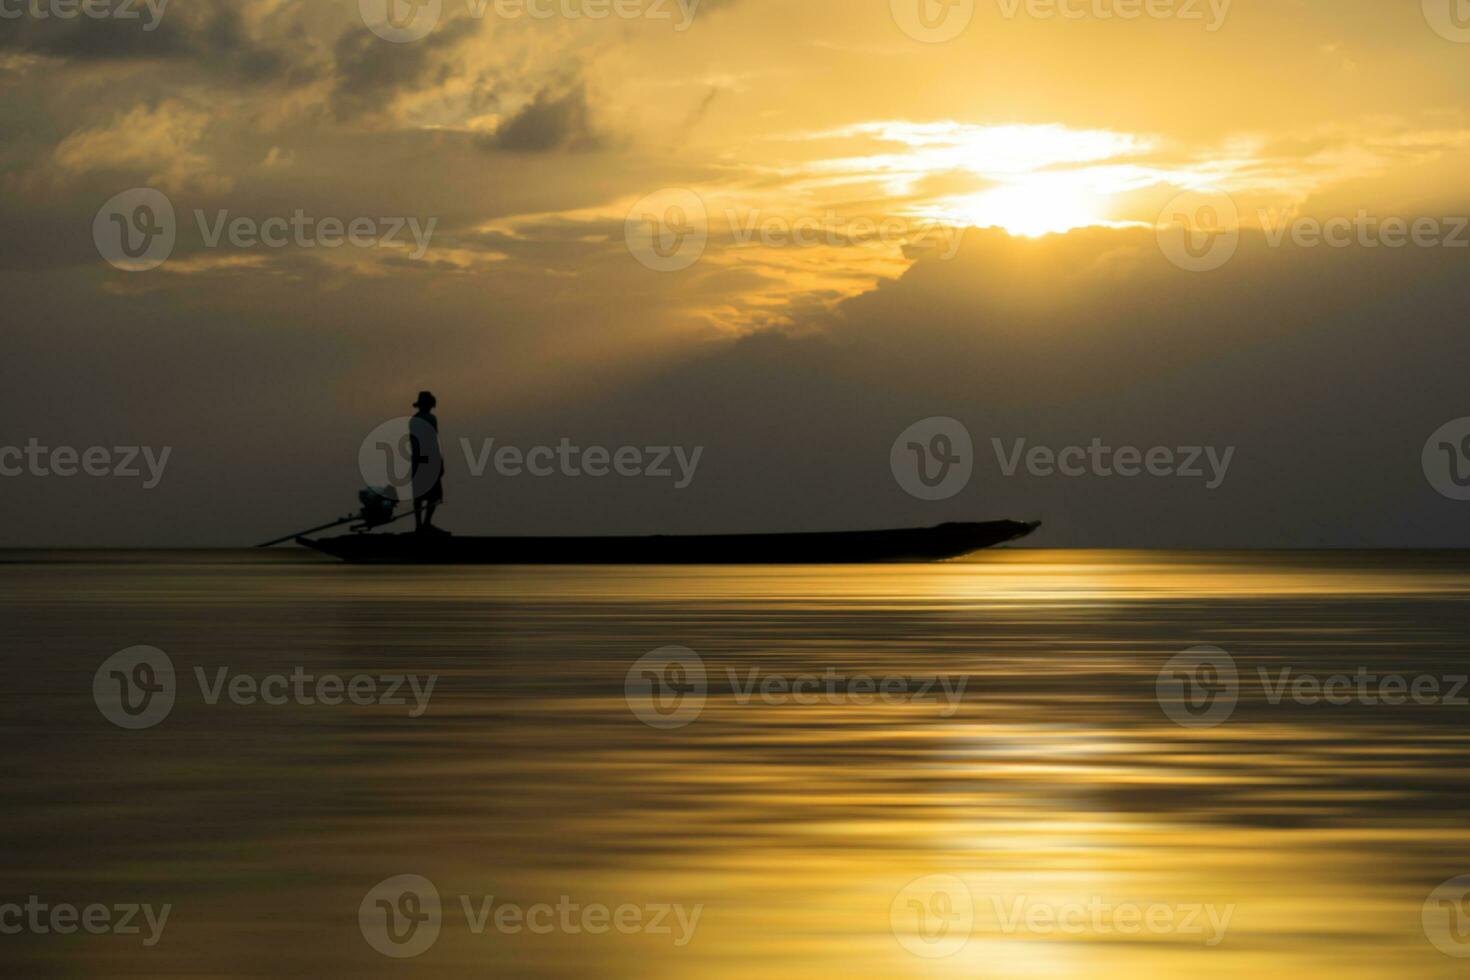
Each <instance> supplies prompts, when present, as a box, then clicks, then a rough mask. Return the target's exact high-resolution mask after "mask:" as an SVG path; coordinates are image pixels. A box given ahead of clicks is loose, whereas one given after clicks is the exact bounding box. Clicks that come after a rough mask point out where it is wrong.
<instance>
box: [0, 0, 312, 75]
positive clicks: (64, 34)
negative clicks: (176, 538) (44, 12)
mask: <svg viewBox="0 0 1470 980" xmlns="http://www.w3.org/2000/svg"><path fill="white" fill-rule="evenodd" d="M121 3H122V0H117V2H115V3H114V4H112V7H114V8H119V9H122V8H121ZM126 9H132V10H136V11H137V12H138V13H139V18H138V19H120V18H117V17H103V18H93V17H78V18H76V19H71V20H63V19H59V18H56V17H48V18H44V19H38V18H33V17H23V18H20V19H17V20H14V21H6V22H5V27H4V31H3V33H0V50H10V51H14V52H19V53H26V54H36V55H42V56H45V57H50V58H59V59H63V60H66V61H71V62H76V63H94V62H104V63H105V62H126V61H162V62H169V61H174V62H186V63H191V64H194V65H197V66H199V67H202V68H205V69H207V70H210V71H223V72H227V73H230V74H232V75H235V76H237V77H239V78H242V79H245V80H247V81H252V82H269V81H279V80H284V79H288V78H293V77H296V78H299V77H300V76H299V71H300V69H299V68H293V66H292V63H291V59H290V58H289V57H288V56H287V54H286V53H285V52H283V51H279V50H276V49H274V48H272V47H271V46H269V45H268V44H266V43H264V42H261V41H259V40H257V39H255V38H253V37H251V35H250V33H249V31H248V30H247V29H246V27H245V22H244V20H243V18H242V17H241V15H240V12H239V10H238V9H237V8H236V7H235V6H232V5H230V4H226V3H218V4H210V5H208V6H197V5H196V6H191V7H186V6H184V5H183V4H178V5H176V6H175V5H170V6H168V7H166V8H164V16H162V17H161V18H160V19H159V20H157V22H156V23H154V22H152V21H151V15H150V14H149V12H148V10H147V8H146V7H145V6H144V5H143V4H141V3H138V4H134V5H132V6H131V7H130V8H126Z"/></svg>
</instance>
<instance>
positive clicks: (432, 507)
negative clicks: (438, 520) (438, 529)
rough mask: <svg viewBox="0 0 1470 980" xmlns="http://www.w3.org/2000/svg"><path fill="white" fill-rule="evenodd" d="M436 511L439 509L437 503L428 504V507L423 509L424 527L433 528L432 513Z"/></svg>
mask: <svg viewBox="0 0 1470 980" xmlns="http://www.w3.org/2000/svg"><path fill="white" fill-rule="evenodd" d="M438 509H439V504H438V503H437V502H435V503H430V504H429V505H428V506H426V507H425V508H424V527H433V526H434V511H436V510H438Z"/></svg>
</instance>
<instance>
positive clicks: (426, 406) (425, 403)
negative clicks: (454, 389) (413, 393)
mask: <svg viewBox="0 0 1470 980" xmlns="http://www.w3.org/2000/svg"><path fill="white" fill-rule="evenodd" d="M438 404H439V399H437V398H435V397H434V393H433V392H432V391H421V392H419V400H418V401H416V402H414V403H413V407H414V408H417V409H419V410H420V411H424V412H432V411H433V410H434V409H435V407H436V406H438Z"/></svg>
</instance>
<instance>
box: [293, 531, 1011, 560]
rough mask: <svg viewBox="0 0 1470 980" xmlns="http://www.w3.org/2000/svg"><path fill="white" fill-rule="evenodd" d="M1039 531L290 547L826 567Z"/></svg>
mask: <svg viewBox="0 0 1470 980" xmlns="http://www.w3.org/2000/svg"><path fill="white" fill-rule="evenodd" d="M1039 526H1040V524H1039V522H1035V523H1021V522H1018V521H989V522H985V523H980V524H940V525H939V526H937V527H928V528H913V529H905V530H896V531H849V532H836V533H821V534H727V535H698V536H690V537H646V538H638V537H598V538H532V537H509V538H462V537H457V536H455V535H450V534H433V533H430V534H346V535H341V536H339V537H331V538H307V537H298V538H296V539H295V540H296V543H297V544H300V545H303V546H304V547H307V548H311V549H314V550H316V551H319V552H321V553H322V554H325V555H331V556H332V557H333V558H339V559H341V560H342V561H346V562H352V563H355V564H376V565H808V564H810V565H827V564H865V563H882V562H929V561H943V560H945V559H948V558H959V557H960V556H962V555H968V554H970V553H971V552H973V551H979V550H981V549H983V548H991V547H994V546H995V545H998V544H1004V543H1005V542H1007V541H1014V540H1016V539H1018V538H1023V537H1025V536H1026V535H1028V534H1030V533H1031V532H1032V531H1034V530H1036V528H1037V527H1039Z"/></svg>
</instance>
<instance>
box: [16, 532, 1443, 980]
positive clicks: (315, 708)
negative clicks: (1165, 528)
mask: <svg viewBox="0 0 1470 980" xmlns="http://www.w3.org/2000/svg"><path fill="white" fill-rule="evenodd" d="M35 557H37V556H32V558H35ZM72 557H73V559H75V557H76V556H72ZM143 558H144V559H146V560H137V561H131V562H124V563H119V562H116V561H105V562H103V561H89V560H74V561H73V562H72V563H69V564H64V565H61V564H54V563H52V564H34V563H33V564H11V565H0V580H3V585H4V588H3V590H0V596H3V597H0V603H3V605H4V606H5V616H6V622H7V623H10V624H12V626H11V628H10V629H9V631H8V635H7V636H6V637H5V639H4V641H3V649H4V651H5V662H6V664H7V665H8V666H9V667H10V670H8V671H7V676H10V677H14V678H18V681H17V683H16V685H15V686H14V687H13V688H12V690H11V691H10V692H8V694H7V695H6V696H5V698H4V704H5V712H4V718H5V734H6V738H5V749H4V756H5V762H6V763H7V765H6V769H7V771H9V772H10V773H11V774H12V775H11V776H10V778H9V779H8V780H7V785H6V788H5V790H4V793H5V797H4V800H5V803H6V813H7V816H6V821H5V826H6V830H5V836H6V853H7V854H8V855H10V856H9V857H8V859H7V864H6V866H5V868H4V869H3V871H0V884H3V891H4V894H5V895H11V896H14V895H19V896H22V897H24V896H26V895H30V894H36V893H40V894H45V895H50V896H53V898H54V899H55V900H57V901H61V900H67V901H73V902H77V903H79V904H80V903H83V902H85V901H93V900H96V901H114V900H116V901H124V900H129V898H130V897H131V898H132V899H133V900H138V901H154V902H171V903H172V904H173V905H174V906H175V911H174V912H173V915H172V918H171V920H170V924H169V926H168V931H167V933H166V935H165V937H164V939H163V940H162V941H161V942H160V943H159V944H158V945H157V946H156V947H154V948H151V949H144V948H141V946H140V944H139V943H137V942H136V941H132V940H129V939H127V938H124V937H114V936H106V937H61V936H33V935H21V936H14V937H12V936H5V937H0V944H3V945H4V946H5V947H6V948H7V952H8V953H10V954H13V958H14V961H15V962H18V963H21V964H23V965H24V968H25V972H27V973H29V974H30V975H38V976H40V975H95V976H111V975H129V974H131V975H170V974H178V975H228V974H233V975H243V974H272V975H279V974H282V973H290V974H297V975H336V974H347V975H364V976H378V975H383V976H388V975H395V976H408V975H423V976H502V975H504V976H526V977H573V976H577V977H582V976H589V975H597V976H628V977H633V976H637V977H675V976H677V977H687V976H696V975H697V976H711V977H741V978H746V977H756V976H760V977H795V976H810V975H818V976H854V977H864V976H872V977H981V976H983V977H999V978H1032V977H1116V976H1124V977H1129V978H1150V977H1177V976H1185V975H1187V976H1197V977H1207V978H1208V977H1239V976H1250V975H1257V974H1260V975H1275V974H1278V973H1283V972H1289V973H1294V974H1297V975H1301V976H1323V977H1328V976H1330V977H1338V978H1357V977H1389V976H1393V977H1400V976H1418V977H1439V976H1444V977H1449V976H1458V975H1461V974H1462V971H1463V970H1464V969H1465V964H1464V962H1462V961H1460V960H1458V959H1455V958H1452V957H1449V956H1446V955H1444V954H1443V953H1441V952H1440V951H1438V950H1437V949H1436V948H1435V947H1434V945H1432V944H1431V941H1430V938H1429V937H1428V936H1427V935H1426V930H1425V927H1424V925H1423V922H1422V910H1423V906H1424V903H1425V899H1426V897H1427V896H1428V895H1429V892H1430V890H1431V889H1433V888H1434V887H1435V886H1436V885H1438V884H1440V883H1441V882H1442V881H1444V880H1446V879H1449V878H1452V877H1454V876H1456V875H1459V874H1461V873H1465V872H1470V832H1467V828H1470V824H1467V821H1466V816H1467V813H1470V780H1467V778H1466V775H1465V773H1466V761H1467V736H1466V734H1465V733H1466V725H1465V722H1466V720H1467V712H1466V710H1465V708H1464V707H1461V706H1458V705H1455V704H1429V705H1420V704H1413V703H1408V704H1403V705H1387V704H1374V705H1367V704H1361V703H1355V704H1347V705H1331V704H1315V705H1307V704H1302V703H1295V702H1293V701H1291V700H1290V699H1287V700H1284V701H1282V702H1281V703H1278V704H1273V703H1272V702H1271V700H1270V698H1269V697H1268V695H1269V693H1270V689H1269V684H1268V683H1266V681H1265V680H1263V676H1262V674H1261V672H1262V671H1264V672H1265V678H1270V677H1272V676H1277V672H1278V671H1279V670H1281V669H1282V668H1283V667H1291V668H1292V669H1293V671H1294V672H1295V673H1297V674H1301V673H1313V674H1320V675H1327V674H1334V673H1346V674H1352V673H1353V672H1354V671H1357V670H1358V669H1359V668H1360V667H1361V668H1366V669H1367V670H1370V671H1377V672H1379V673H1386V672H1393V673H1398V674H1403V675H1406V676H1409V677H1413V676H1416V675H1420V674H1432V675H1434V676H1437V677H1442V678H1444V677H1452V676H1454V675H1457V674H1464V673H1466V671H1467V662H1470V657H1467V655H1466V639H1467V630H1470V617H1467V612H1470V562H1467V561H1466V560H1464V559H1462V558H1460V557H1458V556H1452V555H1443V554H1418V555H1397V556H1391V555H1370V554H1275V555H1270V554H1215V555H1186V554H1170V555H1158V554H1147V553H1122V552H1102V553H1055V552H1024V551H1008V552H996V553H993V554H989V555H985V556H982V557H980V558H978V559H976V560H973V561H970V562H964V563H956V564H949V565H942V566H924V567H892V568H870V569H861V568H858V569H852V568H846V569H844V568H820V569H813V568H800V569H560V570H558V569H483V570H420V571H402V570H391V569H353V568H345V567H339V566H335V565H330V564H320V563H316V562H314V561H303V560H298V559H296V558H278V559H274V560H270V561H265V562H261V561H259V560H250V561H246V560H244V559H243V558H242V557H241V556H230V555H214V556H208V555H199V556H192V557H190V558H188V559H180V558H178V557H177V556H173V557H168V556H143ZM137 643H148V644H152V645H155V646H158V647H160V648H162V649H164V650H166V651H167V652H168V653H169V654H170V656H171V657H172V658H173V659H174V660H175V662H176V665H177V667H178V669H179V673H180V676H181V693H180V695H179V700H178V704H177V705H176V707H175V709H174V711H173V712H172V713H171V714H170V716H169V717H168V719H167V721H166V722H165V723H164V724H162V725H160V726H159V727H158V728H156V729H152V730H148V731H142V732H125V731H121V730H119V729H116V728H114V727H112V726H110V725H109V724H108V723H107V722H106V721H105V720H104V719H102V718H101V717H100V716H99V714H98V712H97V710H96V708H95V706H94V705H93V704H92V703H91V701H90V697H91V686H90V685H91V675H92V672H93V671H94V670H95V669H96V667H97V664H99V663H100V662H101V661H102V660H103V659H104V658H105V657H106V656H108V655H109V654H111V653H112V652H114V651H115V650H118V649H121V648H123V647H125V646H129V645H132V644H137ZM1200 644H1212V645H1216V646H1218V647H1221V648H1223V649H1225V650H1227V651H1229V653H1230V654H1231V655H1232V656H1233V657H1234V658H1235V661H1236V662H1237V664H1238V665H1239V668H1240V679H1241V687H1240V703H1239V705H1238V706H1237V708H1236V710H1235V712H1234V713H1233V715H1232V716H1231V717H1230V719H1229V720H1228V721H1227V722H1226V723H1224V724H1222V725H1220V726H1219V727H1214V728H1186V727H1181V726H1180V725H1178V724H1176V723H1175V722H1173V721H1171V720H1170V718H1169V717H1168V716H1166V714H1165V713H1164V712H1163V711H1162V710H1161V709H1160V706H1159V704H1158V702H1157V700H1156V698H1155V690H1156V688H1155V684H1156V680H1157V676H1158V672H1159V670H1160V668H1161V667H1162V666H1163V664H1164V663H1165V662H1166V661H1167V660H1168V659H1169V658H1170V657H1172V656H1173V655H1174V654H1176V653H1179V652H1180V651H1182V650H1185V649H1187V648H1190V647H1194V646H1197V645H1200ZM669 645H679V646H683V647H688V648H690V649H692V650H694V651H696V652H697V653H698V655H699V656H700V658H701V659H702V661H703V663H704V665H705V667H706V669H707V671H708V696H707V700H706V701H705V704H704V707H703V710H702V712H701V713H700V714H699V715H698V717H697V718H696V719H695V720H694V721H693V722H692V723H691V724H689V725H688V726H687V727H683V728H679V729H675V730H659V729H655V728H652V727H649V726H648V725H645V724H643V723H641V722H640V721H639V719H638V718H637V717H636V716H635V714H634V713H633V711H631V710H630V706H629V703H628V701H627V699H626V697H625V681H626V679H627V675H628V671H629V668H630V666H631V665H632V664H633V663H634V662H635V661H636V660H637V659H638V658H639V657H641V656H642V655H644V654H645V653H648V652H649V651H651V650H654V649H656V648H661V647H665V646H669ZM296 665H305V666H306V668H307V669H308V670H310V671H313V672H316V673H325V672H333V673H337V674H341V675H344V676H348V675H353V674H357V673H367V674H374V675H381V674H386V673H403V672H420V673H435V674H437V675H438V676H439V680H438V683H437V686H436V689H435V692H434V695H433V699H432V706H431V709H430V710H429V711H428V713H427V714H425V715H424V716H423V717H421V718H418V719H412V718H409V717H407V716H406V712H405V711H404V709H401V708H389V707H387V706H383V705H371V706H350V705H342V706H336V707H328V706H325V705H320V704H318V705H310V706H306V705H288V706H280V707H274V706H266V705H259V704H257V705H253V706H242V705H228V704H217V705H209V704H206V703H205V702H204V701H203V699H202V698H201V697H200V696H199V694H198V691H197V690H196V689H192V688H190V686H189V685H191V684H192V683H193V681H192V677H191V676H189V677H186V676H185V675H186V674H190V673H191V672H192V670H193V669H194V668H195V667H201V668H204V669H206V670H208V671H213V670H215V669H217V668H218V667H220V666H227V667H229V668H230V670H231V671H232V672H245V673H251V674H256V675H260V674H265V673H269V672H272V671H282V672H285V671H289V670H291V669H292V668H293V667H294V666H296ZM829 671H830V674H828V672H829ZM752 672H753V673H752ZM798 676H817V677H821V676H836V677H838V678H841V679H851V678H853V677H857V676H866V677H872V678H875V679H882V678H885V677H888V678H905V679H923V678H931V677H936V676H937V677H941V678H945V679H947V680H948V681H949V682H950V683H951V684H952V685H957V684H959V683H960V682H961V681H963V683H964V689H963V692H962V696H958V697H954V698H951V699H949V700H945V696H944V693H943V689H940V690H939V691H938V692H934V691H931V695H933V698H932V700H927V701H921V702H919V703H914V700H913V699H908V700H907V701H906V702H903V703H885V701H884V700H883V699H881V698H868V699H866V700H860V699H857V698H854V697H849V696H844V697H838V698H836V699H835V701H836V703H832V702H831V701H829V700H827V699H817V703H813V704H798V703H793V702H792V701H791V700H790V699H789V698H785V699H781V700H783V701H784V703H777V699H776V698H761V697H759V696H755V697H747V696H745V695H743V694H742V693H741V688H742V686H743V685H746V684H748V683H749V682H750V679H751V678H752V677H755V678H758V679H759V678H767V677H777V678H786V679H790V678H793V677H798ZM844 682H845V681H844ZM1462 693H1464V694H1470V691H1467V692H1462ZM405 873H411V874H417V875H422V876H424V877H425V878H428V879H430V880H431V881H432V882H434V884H435V885H436V886H437V889H438V891H439V893H440V894H441V896H442V897H443V900H444V907H445V912H444V919H443V924H442V931H441V933H440V935H439V938H438V940H437V941H436V942H435V943H434V944H433V946H432V948H430V949H429V950H428V951H427V952H425V953H424V954H423V955H421V956H419V957H416V958H413V959H405V960H395V959H389V958H386V957H383V956H380V955H378V954H377V953H375V952H374V951H373V950H372V949H371V948H370V947H369V946H368V944H367V943H366V942H365V941H364V937H363V935H362V932H361V930H360V927H359V922H358V906H359V903H360V902H361V901H362V899H363V897H364V895H365V893H366V892H367V891H368V890H369V889H370V888H372V887H373V885H374V884H376V883H377V882H379V881H381V880H382V879H384V878H387V877H389V876H392V875H398V874H405ZM955 881H958V882H959V886H958V887H959V889H960V890H961V891H960V892H956V893H955V894H953V895H945V894H942V893H943V892H944V890H945V888H951V889H953V888H954V887H955V886H954V885H953V882H955ZM915 882H917V883H918V884H917V885H915V884H914V883H915ZM936 883H937V884H936ZM946 883H948V884H946ZM906 889H908V891H906ZM461 895H463V896H470V897H471V909H472V910H473V908H474V907H475V906H476V903H478V902H479V901H480V900H481V899H482V898H483V897H484V896H491V895H493V896H495V898H494V901H495V903H515V904H517V905H520V906H522V907H527V906H531V905H534V904H536V903H547V904H550V905H555V904H556V903H557V902H558V901H559V900H560V899H561V898H562V896H568V899H569V900H570V901H574V902H577V903H578V904H579V905H582V906H585V905H588V904H595V903H602V904H605V905H607V906H608V907H610V908H616V907H617V906H619V905H623V904H629V903H631V904H634V905H639V906H648V905H651V904H656V903H669V904H677V905H680V906H682V907H684V908H685V909H694V908H695V907H699V908H700V912H699V918H698V920H697V927H696V928H695V929H694V930H693V933H692V938H691V939H690V941H689V942H688V943H687V945H678V944H677V943H676V942H675V939H676V938H677V937H676V935H667V934H651V933H647V932H642V933H638V934H632V935H624V934H621V933H618V932H616V931H613V932H611V933H609V934H604V935H591V934H588V933H586V932H579V933H575V934H573V933H571V932H569V931H567V930H565V929H558V930H557V931H554V932H553V933H551V934H548V935H536V934H531V933H529V932H526V931H521V932H519V933H516V934H509V933H505V932H497V931H496V930H495V929H494V928H493V927H492V928H490V929H488V930H487V931H486V932H484V933H482V934H478V935H477V934H476V933H475V932H474V931H473V930H472V929H471V922H470V921H467V917H466V914H465V910H464V908H462V907H461V905H460V902H459V896H461ZM965 895H968V899H967V900H968V902H969V903H970V904H969V908H968V909H964V908H961V907H959V906H957V905H956V904H955V901H956V900H958V901H959V902H960V903H961V904H963V902H964V901H966V899H965V897H964V896H965ZM915 902H917V904H914V903H915ZM1135 911H1136V914H1137V916H1139V917H1143V918H1146V917H1147V916H1149V915H1153V916H1155V917H1156V918H1155V920H1154V921H1155V923H1156V924H1157V927H1153V926H1149V925H1147V923H1145V924H1144V925H1139V924H1138V920H1135V919H1134V918H1132V917H1133V916H1134V914H1135ZM920 915H926V916H928V918H926V919H923V920H922V921H921V920H920V918H919V916H920ZM1166 918H1167V920H1168V922H1167V923H1166V922H1165V919H1166ZM1186 919H1188V920H1189V922H1188V924H1187V925H1186V924H1185V920H1186ZM966 936H968V938H965V937H966ZM949 947H953V948H949ZM1452 948H1453V947H1452ZM915 950H917V952H916V951H915ZM940 951H946V952H948V955H945V956H935V955H930V954H934V953H936V952H940ZM1466 951H1467V952H1470V949H1467V950H1466Z"/></svg>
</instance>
